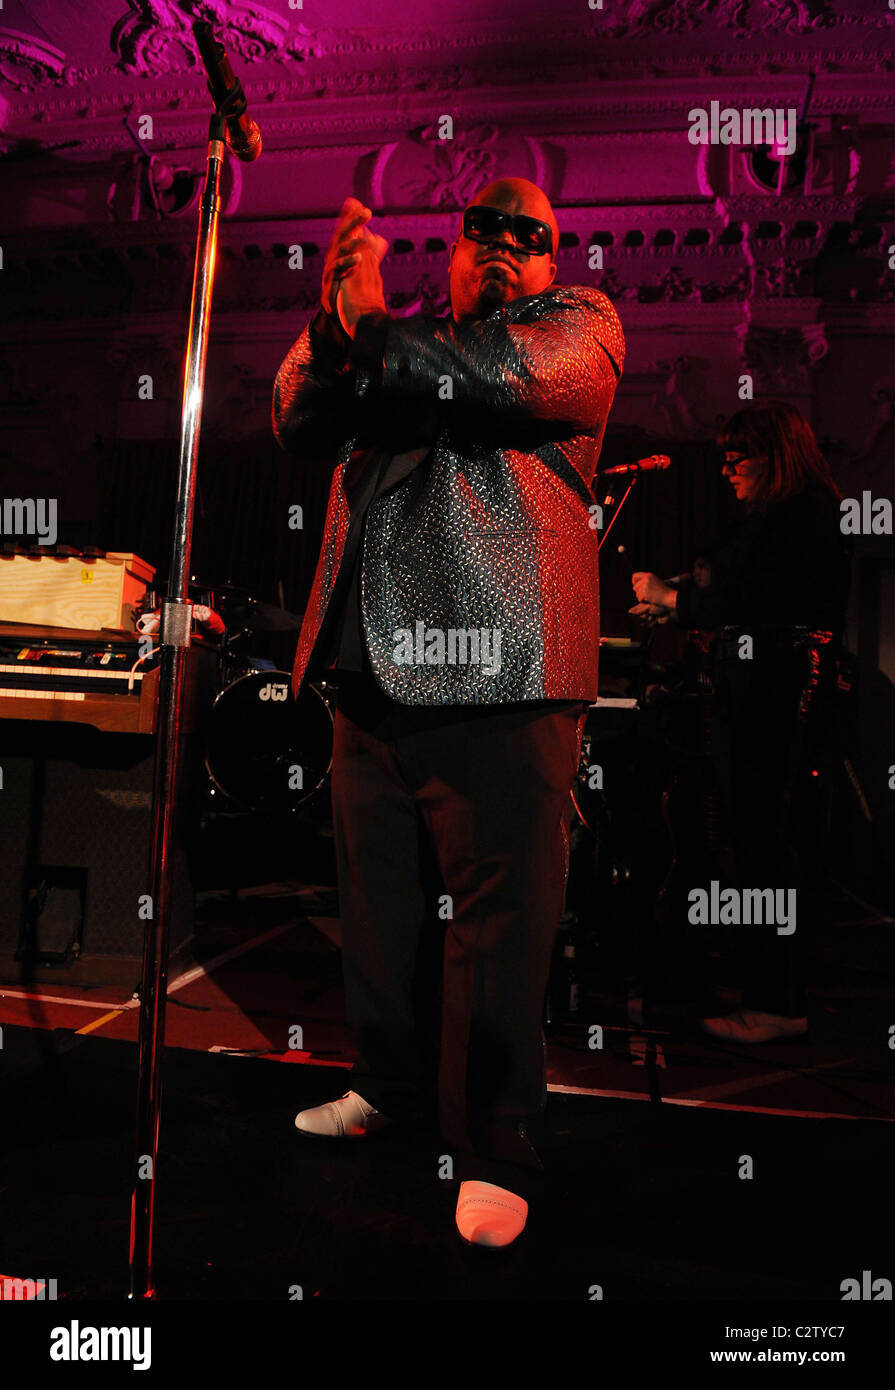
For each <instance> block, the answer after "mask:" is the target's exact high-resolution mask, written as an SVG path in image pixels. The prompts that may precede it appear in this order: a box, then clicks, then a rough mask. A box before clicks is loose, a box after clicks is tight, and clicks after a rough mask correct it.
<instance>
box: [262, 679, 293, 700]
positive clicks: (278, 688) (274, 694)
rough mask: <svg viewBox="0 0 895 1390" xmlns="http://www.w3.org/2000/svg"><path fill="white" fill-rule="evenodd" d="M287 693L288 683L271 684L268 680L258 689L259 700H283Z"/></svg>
mask: <svg viewBox="0 0 895 1390" xmlns="http://www.w3.org/2000/svg"><path fill="white" fill-rule="evenodd" d="M288 694H289V687H288V685H273V684H272V683H271V682H270V681H268V682H267V685H262V687H261V689H260V690H259V691H258V699H259V700H285V699H286V698H287V696H288Z"/></svg>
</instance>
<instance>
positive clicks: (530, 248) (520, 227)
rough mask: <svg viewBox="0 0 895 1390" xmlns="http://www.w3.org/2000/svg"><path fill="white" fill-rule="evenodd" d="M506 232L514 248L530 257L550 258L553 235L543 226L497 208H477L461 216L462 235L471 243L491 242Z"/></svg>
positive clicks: (520, 215)
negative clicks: (507, 231) (508, 233)
mask: <svg viewBox="0 0 895 1390" xmlns="http://www.w3.org/2000/svg"><path fill="white" fill-rule="evenodd" d="M506 228H508V229H509V231H510V232H511V234H512V236H513V239H514V240H515V242H516V245H517V246H518V247H519V248H520V250H522V251H527V252H528V254H529V255H530V256H549V255H550V253H551V251H552V250H553V233H552V231H551V229H550V228H549V227H548V225H547V223H546V222H538V221H537V220H536V219H535V218H534V217H526V216H525V215H524V214H522V213H520V214H518V215H517V216H516V217H513V216H512V215H511V214H510V213H508V212H502V211H501V209H500V208H488V207H481V206H479V205H476V206H475V207H471V208H467V209H466V211H465V212H464V214H463V235H464V236H466V237H469V239H470V241H493V240H494V238H495V237H497V236H499V235H500V233H501V232H502V231H504V230H505V229H506Z"/></svg>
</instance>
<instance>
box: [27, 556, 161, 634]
mask: <svg viewBox="0 0 895 1390" xmlns="http://www.w3.org/2000/svg"><path fill="white" fill-rule="evenodd" d="M154 575H155V567H154V566H153V565H148V564H147V563H146V561H145V560H141V559H140V557H139V556H138V555H131V554H127V553H123V552H120V551H109V552H107V554H106V556H105V557H104V559H102V560H100V559H97V558H96V557H94V556H92V555H91V556H81V555H36V556H33V557H32V556H30V555H4V556H0V622H7V623H34V624H36V625H38V626H41V627H70V628H91V629H93V630H94V631H95V630H96V629H98V628H104V627H110V628H116V629H118V630H119V631H125V632H133V631H134V629H135V623H134V613H133V607H134V605H136V604H139V602H140V600H141V599H142V597H143V594H144V593H145V591H146V588H147V586H148V585H149V584H151V583H152V579H153V576H154Z"/></svg>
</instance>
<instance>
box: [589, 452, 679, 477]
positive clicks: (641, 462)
mask: <svg viewBox="0 0 895 1390" xmlns="http://www.w3.org/2000/svg"><path fill="white" fill-rule="evenodd" d="M670 467H671V459H670V458H669V457H668V455H667V454H650V456H649V458H645V459H638V460H637V462H636V463H620V464H619V465H618V466H617V467H616V468H604V469H603V471H602V472H601V473H598V474H597V477H598V478H610V477H612V476H613V475H614V474H619V473H653V472H655V471H657V470H663V469H665V468H670Z"/></svg>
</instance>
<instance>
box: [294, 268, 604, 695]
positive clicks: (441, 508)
mask: <svg viewBox="0 0 895 1390" xmlns="http://www.w3.org/2000/svg"><path fill="white" fill-rule="evenodd" d="M340 340H341V341H340ZM346 349H347V350H346ZM624 357H625V340H624V334H623V331H622V327H621V323H620V321H619V318H618V315H617V314H616V312H615V309H614V308H613V306H612V304H611V303H610V301H609V300H608V299H607V297H606V296H605V295H604V294H603V293H602V292H600V291H599V290H595V289H591V288H589V287H583V286H570V287H564V288H560V287H553V288H551V289H548V290H545V291H544V292H542V293H541V294H537V295H527V296H525V297H522V298H518V299H515V300H513V301H511V302H510V303H509V304H506V305H504V306H502V307H501V308H499V309H497V310H495V311H494V312H493V313H492V314H490V315H489V316H488V317H487V318H484V319H481V320H478V321H476V322H474V323H463V324H457V323H455V322H454V321H453V320H452V319H436V318H428V317H413V318H406V319H395V318H391V317H390V316H389V315H387V314H384V313H375V314H369V315H366V316H364V318H362V319H361V320H360V323H359V324H358V327H357V330H356V336H355V338H354V340H353V341H352V340H351V339H349V338H348V337H347V335H345V334H344V333H343V332H342V329H341V326H340V325H338V323H337V321H336V320H333V319H331V318H330V316H329V315H327V314H325V313H324V312H323V311H322V309H321V310H320V311H319V312H318V314H317V317H316V319H315V320H314V321H313V322H312V323H311V324H310V325H309V326H308V327H307V328H305V330H304V332H303V333H302V334H301V336H300V337H299V338H298V340H297V342H296V343H295V344H294V346H293V347H292V349H291V350H290V352H289V354H288V355H287V357H286V359H285V361H284V362H283V364H282V366H281V367H280V370H279V372H278V373H277V378H276V382H275V386H274V394H273V429H274V434H275V436H276V438H277V440H278V441H279V443H280V445H281V446H282V447H283V448H285V449H288V450H289V451H291V452H296V453H299V454H302V455H303V456H304V457H306V458H307V459H308V460H309V461H314V460H318V461H319V460H327V459H328V460H329V461H330V463H329V466H332V463H333V461H335V460H336V459H338V463H337V464H336V467H335V473H334V476H333V480H332V487H331V490H330V495H329V503H328V507H327V514H326V521H325V526H324V534H323V543H322V547H321V551H320V558H319V561H318V564H317V571H316V575H315V577H314V582H313V586H312V590H311V594H310V598H309V600H308V606H307V611H306V613H305V617H304V622H303V625H302V629H301V633H300V636H299V641H298V649H297V652H296V658H295V667H294V671H293V681H292V684H293V691H294V692H295V694H296V695H297V694H298V691H299V689H300V687H301V685H302V683H303V682H304V681H305V680H306V679H309V678H319V677H320V676H321V675H322V674H323V673H322V672H321V671H318V670H316V669H315V664H314V657H315V656H316V655H317V653H315V652H314V645H315V641H316V639H317V636H318V634H319V632H320V628H321V624H322V622H323V618H324V616H325V613H326V608H327V604H328V602H329V599H330V596H331V595H332V592H333V588H334V585H335V583H336V580H337V577H338V574H339V566H340V562H341V560H342V556H343V552H344V550H345V543H346V538H347V536H348V532H349V525H350V524H351V520H352V512H351V505H350V503H349V497H350V498H351V499H352V502H353V503H354V506H355V508H357V507H358V505H359V504H358V501H357V498H358V495H359V494H362V493H363V481H364V471H365V470H368V471H369V469H370V468H371V467H372V464H373V462H374V461H376V460H379V464H378V466H379V467H381V460H382V458H383V454H382V450H383V449H385V450H387V451H388V453H389V455H390V456H391V465H390V470H391V471H390V478H392V475H394V478H396V479H397V481H391V482H390V485H389V486H388V488H387V490H386V491H384V492H383V493H382V494H381V495H379V496H376V497H375V498H374V500H373V501H372V502H371V503H370V504H369V505H368V506H367V507H366V520H365V523H364V526H365V530H364V539H363V561H362V570H361V576H362V577H361V593H362V612H363V623H364V631H365V635H366V642H367V649H368V653H369V658H370V662H371V666H372V669H373V672H374V674H375V676H376V679H377V681H378V683H379V684H380V685H381V686H382V688H383V689H384V690H385V691H386V692H387V693H388V694H389V695H390V696H391V697H392V698H393V699H395V700H397V701H399V702H401V703H403V704H408V705H451V704H475V705H479V704H497V703H508V702H516V701H523V700H540V699H572V700H577V699H581V700H594V699H595V698H596V695H597V656H598V650H599V578H598V571H597V537H598V533H597V529H596V507H595V503H594V497H593V494H592V492H591V491H590V484H591V483H592V481H593V477H594V472H595V469H596V465H597V459H598V458H599V455H600V449H601V446H602V442H603V435H604V431H605V428H606V420H607V416H608V414H609V409H610V406H611V405H612V400H613V396H614V394H615V388H616V384H617V382H618V380H619V378H620V376H621V373H622V369H623V367H624ZM354 520H355V524H357V522H358V517H357V516H356V515H355V518H354Z"/></svg>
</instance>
